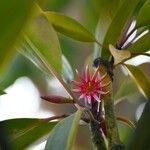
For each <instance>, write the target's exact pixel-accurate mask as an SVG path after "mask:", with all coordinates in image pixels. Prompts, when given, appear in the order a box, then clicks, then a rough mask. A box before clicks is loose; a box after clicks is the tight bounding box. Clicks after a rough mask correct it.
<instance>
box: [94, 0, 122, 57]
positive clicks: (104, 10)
mask: <svg viewBox="0 0 150 150" xmlns="http://www.w3.org/2000/svg"><path fill="white" fill-rule="evenodd" d="M122 2H123V0H120V1H118V0H113V1H112V0H100V1H99V0H98V1H96V2H95V3H96V4H95V5H96V6H95V7H98V10H99V14H100V16H99V21H98V24H97V27H96V32H95V35H96V39H97V40H98V42H99V43H101V44H102V43H103V41H104V38H105V35H106V33H107V30H108V28H109V26H110V24H111V22H112V19H113V17H114V15H115V14H116V12H117V10H118V8H119V7H120V5H121V4H122ZM101 50H102V47H101V46H100V45H97V43H95V45H94V58H97V57H100V56H101ZM105 52H106V53H107V51H105ZM108 53H109V51H108Z"/></svg>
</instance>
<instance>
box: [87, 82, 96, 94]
mask: <svg viewBox="0 0 150 150" xmlns="http://www.w3.org/2000/svg"><path fill="white" fill-rule="evenodd" d="M93 89H94V87H93V86H92V85H91V83H90V82H89V83H88V85H87V87H86V90H87V91H89V92H92V91H93Z"/></svg>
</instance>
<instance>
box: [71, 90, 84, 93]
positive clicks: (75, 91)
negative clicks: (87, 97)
mask: <svg viewBox="0 0 150 150" xmlns="http://www.w3.org/2000/svg"><path fill="white" fill-rule="evenodd" d="M71 91H72V92H74V93H82V91H81V90H80V89H72V90H71Z"/></svg>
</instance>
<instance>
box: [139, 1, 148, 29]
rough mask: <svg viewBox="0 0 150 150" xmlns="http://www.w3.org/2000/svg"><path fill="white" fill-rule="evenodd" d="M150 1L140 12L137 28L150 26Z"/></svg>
mask: <svg viewBox="0 0 150 150" xmlns="http://www.w3.org/2000/svg"><path fill="white" fill-rule="evenodd" d="M149 10H150V1H149V0H147V1H146V3H145V4H144V6H143V7H142V9H141V10H140V12H139V15H138V17H137V24H136V26H137V27H139V26H146V25H150V13H149Z"/></svg>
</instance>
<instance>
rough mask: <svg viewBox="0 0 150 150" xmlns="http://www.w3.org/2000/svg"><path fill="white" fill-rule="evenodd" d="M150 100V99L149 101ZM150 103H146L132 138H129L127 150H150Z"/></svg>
mask: <svg viewBox="0 0 150 150" xmlns="http://www.w3.org/2000/svg"><path fill="white" fill-rule="evenodd" d="M149 100H150V99H149ZM149 114H150V101H148V102H147V104H146V106H145V108H144V111H143V113H142V116H141V118H140V120H139V121H138V124H137V127H136V129H135V132H134V134H133V136H131V138H130V142H129V143H128V146H127V147H126V148H127V150H133V149H136V150H148V149H150V144H149V139H150V130H149V127H150V119H149ZM139 137H141V138H139Z"/></svg>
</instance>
